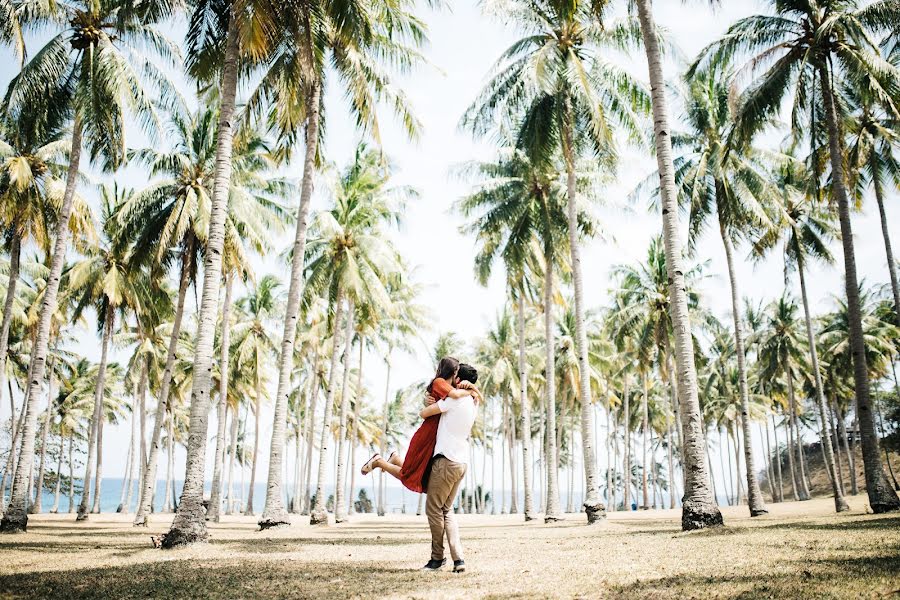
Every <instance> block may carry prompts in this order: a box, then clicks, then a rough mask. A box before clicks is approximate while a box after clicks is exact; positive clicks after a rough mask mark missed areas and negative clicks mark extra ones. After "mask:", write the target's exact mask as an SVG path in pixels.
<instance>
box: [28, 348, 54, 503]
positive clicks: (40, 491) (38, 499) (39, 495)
mask: <svg viewBox="0 0 900 600" xmlns="http://www.w3.org/2000/svg"><path fill="white" fill-rule="evenodd" d="M55 380H56V378H55V376H54V373H53V367H52V366H51V367H50V383H49V385H48V386H47V389H48V393H47V413H46V415H47V416H46V418H45V419H44V427H43V430H42V431H41V459H40V461H39V462H38V477H37V484H36V487H37V490H36V493H35V495H34V504H32V505H31V512H32V513H40V512H42V510H43V501H42V500H43V497H44V468H45V465H46V461H47V437H48V436H49V434H50V421H52V420H53V396H54V394H53V388H54V387H55V385H56V381H55Z"/></svg>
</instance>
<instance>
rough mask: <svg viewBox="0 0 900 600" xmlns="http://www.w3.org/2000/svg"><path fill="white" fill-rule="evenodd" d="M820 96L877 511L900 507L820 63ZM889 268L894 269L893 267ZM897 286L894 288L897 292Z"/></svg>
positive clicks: (869, 488)
mask: <svg viewBox="0 0 900 600" xmlns="http://www.w3.org/2000/svg"><path fill="white" fill-rule="evenodd" d="M819 73H820V76H821V79H822V97H823V99H824V101H825V120H826V123H827V125H828V151H829V152H828V153H829V158H830V159H831V181H832V188H833V190H834V196H835V200H837V206H838V217H839V220H840V223H841V242H842V246H843V250H844V284H845V286H846V288H847V312H848V314H849V321H850V352H851V354H852V355H853V381H854V388H855V390H856V414H857V418H858V419H859V437H860V440H861V442H862V455H863V466H864V468H865V474H866V493H867V494H868V496H869V506H871V507H872V511H873V512H874V513H876V514H878V513H885V512H890V511H895V510H900V498H898V497H897V493H896V492H895V491H894V490H893V489H892V488H891V486H890V484H889V483H888V480H887V477H886V476H885V474H884V467H883V465H882V463H881V454H880V451H879V442H878V434H877V433H876V431H875V416H874V415H873V414H872V400H871V397H870V395H869V367H868V365H867V364H866V347H865V341H864V338H863V329H862V317H861V315H860V301H859V281H858V279H857V276H856V254H855V250H854V248H853V228H852V225H851V222H850V201H849V199H848V198H847V186H846V179H845V178H844V163H843V158H842V152H841V139H842V138H841V130H840V123H839V122H838V115H837V111H836V109H835V106H834V97H833V95H832V88H831V78H830V73H829V72H828V69H827V68H826V67H825V66H824V65H821V66H819ZM890 266H891V271H892V272H893V271H894V266H893V265H890ZM896 289H897V288H896V287H895V288H894V290H895V293H896Z"/></svg>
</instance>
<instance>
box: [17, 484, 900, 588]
mask: <svg viewBox="0 0 900 600" xmlns="http://www.w3.org/2000/svg"><path fill="white" fill-rule="evenodd" d="M850 502H851V506H852V508H853V509H854V511H853V512H852V513H851V514H843V515H835V514H833V513H832V505H831V501H830V500H828V499H824V498H823V499H818V500H813V501H811V502H804V503H785V504H782V505H772V506H770V509H771V510H772V514H770V515H768V516H766V517H761V518H758V519H752V520H751V519H749V518H747V517H746V516H745V515H746V508H745V507H739V508H728V509H725V513H726V514H725V518H726V522H727V523H728V524H729V525H728V527H726V528H723V529H718V530H709V531H702V532H694V533H687V534H685V533H682V532H680V531H679V516H680V515H679V513H678V511H649V512H642V513H628V514H616V513H613V514H611V515H610V519H609V520H608V522H606V523H604V524H602V525H599V526H593V527H589V526H586V525H584V524H583V517H582V516H580V515H569V516H568V517H567V518H566V520H565V521H563V522H562V523H559V524H556V525H543V524H541V523H529V524H525V523H522V522H521V520H520V519H521V517H520V516H516V515H504V516H474V515H463V516H461V517H460V521H461V523H462V536H463V543H464V546H465V548H466V562H467V563H468V566H469V572H467V573H465V574H463V575H454V574H452V573H450V572H449V569H446V570H445V571H443V572H441V573H422V572H420V571H418V570H417V569H418V567H419V566H421V565H422V564H424V562H425V561H426V560H427V558H428V551H429V538H428V532H427V526H426V524H425V521H424V518H422V517H419V518H417V517H413V516H401V515H396V516H391V517H388V518H383V519H379V518H377V517H370V516H359V517H357V518H356V519H355V520H354V521H353V522H351V523H347V524H343V525H340V526H331V527H328V528H313V527H310V526H308V525H306V520H305V519H304V518H301V517H298V518H297V519H296V524H295V525H292V526H291V527H288V528H283V529H278V530H269V531H266V532H257V531H255V529H256V528H255V524H254V522H253V520H252V519H249V518H244V517H235V518H233V519H232V520H228V521H227V522H224V523H220V524H215V525H211V528H212V534H213V539H212V542H211V543H209V544H206V545H200V546H196V547H192V548H185V549H180V550H175V551H162V550H154V549H153V548H152V547H151V545H150V535H151V534H153V533H159V532H162V531H164V530H165V529H166V525H167V523H166V522H165V521H164V518H163V517H162V516H157V517H156V519H155V520H154V522H153V526H152V527H151V528H150V529H149V530H146V529H134V528H132V527H131V526H130V521H129V520H128V518H127V517H123V516H118V515H103V516H101V517H97V516H93V517H92V518H91V520H90V521H88V522H87V523H83V524H81V523H79V524H76V523H75V522H74V517H72V516H70V515H41V516H38V517H36V518H32V522H31V523H32V524H31V527H30V528H29V532H28V533H27V534H23V535H17V536H4V537H0V557H2V560H0V596H2V597H10V598H53V597H65V598H146V597H160V596H165V597H170V598H188V597H190V598H281V597H300V598H354V597H360V598H471V597H491V598H544V597H582V598H596V597H608V598H626V597H628V598H638V597H640V598H679V599H683V598H710V597H721V598H739V597H745V598H758V597H771V598H811V597H825V598H829V597H830V598H847V597H879V598H880V597H886V596H891V595H895V594H900V577H898V573H900V516H897V515H894V516H891V515H887V516H875V515H866V514H864V502H865V498H864V497H857V498H851V499H850Z"/></svg>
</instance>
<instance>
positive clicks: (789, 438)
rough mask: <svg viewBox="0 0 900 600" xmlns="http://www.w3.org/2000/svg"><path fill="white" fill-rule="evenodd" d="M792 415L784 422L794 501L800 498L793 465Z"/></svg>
mask: <svg viewBox="0 0 900 600" xmlns="http://www.w3.org/2000/svg"><path fill="white" fill-rule="evenodd" d="M793 422H794V420H793V417H791V416H789V417H788V420H787V423H785V427H787V448H786V451H787V457H788V470H789V471H790V472H791V495H792V496H793V498H794V502H797V501H798V500H800V499H801V498H800V482H799V480H798V478H797V469H796V468H795V467H794V427H793ZM803 499H804V500H808V498H803Z"/></svg>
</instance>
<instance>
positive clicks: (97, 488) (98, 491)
mask: <svg viewBox="0 0 900 600" xmlns="http://www.w3.org/2000/svg"><path fill="white" fill-rule="evenodd" d="M105 421H106V415H105V414H104V413H103V404H102V403H101V405H100V419H99V420H98V421H97V467H96V471H95V472H94V501H93V503H92V504H91V512H92V513H93V514H99V513H100V499H101V498H102V497H103V492H102V489H103V425H104V423H105Z"/></svg>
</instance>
